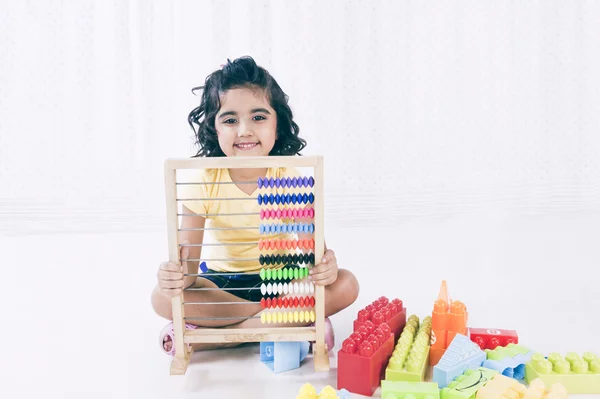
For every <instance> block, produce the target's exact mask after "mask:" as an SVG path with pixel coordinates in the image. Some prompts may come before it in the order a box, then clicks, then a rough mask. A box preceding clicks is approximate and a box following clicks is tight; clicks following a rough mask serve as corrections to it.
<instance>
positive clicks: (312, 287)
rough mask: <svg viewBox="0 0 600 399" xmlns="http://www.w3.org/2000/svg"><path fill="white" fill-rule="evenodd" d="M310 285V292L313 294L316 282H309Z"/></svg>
mask: <svg viewBox="0 0 600 399" xmlns="http://www.w3.org/2000/svg"><path fill="white" fill-rule="evenodd" d="M307 284H308V287H309V292H310V293H311V294H313V293H314V292H315V284H314V283H307Z"/></svg>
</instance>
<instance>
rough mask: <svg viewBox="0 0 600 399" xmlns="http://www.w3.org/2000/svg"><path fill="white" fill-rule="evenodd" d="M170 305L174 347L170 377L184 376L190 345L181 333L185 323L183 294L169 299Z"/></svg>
mask: <svg viewBox="0 0 600 399" xmlns="http://www.w3.org/2000/svg"><path fill="white" fill-rule="evenodd" d="M171 305H172V307H173V335H174V337H175V338H174V341H175V342H173V345H175V355H174V356H173V360H172V362H171V375H183V374H185V372H186V370H187V367H188V365H189V363H190V358H191V357H192V354H191V345H190V348H188V345H186V344H185V342H184V337H183V333H184V331H185V322H184V320H183V294H181V295H177V296H175V297H173V298H172V299H171Z"/></svg>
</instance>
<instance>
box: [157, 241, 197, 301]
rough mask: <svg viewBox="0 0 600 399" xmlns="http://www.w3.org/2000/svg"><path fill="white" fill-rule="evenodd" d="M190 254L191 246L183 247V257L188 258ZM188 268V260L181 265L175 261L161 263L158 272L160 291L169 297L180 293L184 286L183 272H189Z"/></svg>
mask: <svg viewBox="0 0 600 399" xmlns="http://www.w3.org/2000/svg"><path fill="white" fill-rule="evenodd" d="M184 243H185V242H184ZM189 254H190V247H181V256H180V258H181V259H187V258H188V257H189ZM187 270H188V267H187V262H186V261H183V262H182V264H181V265H178V264H177V263H174V262H163V263H161V264H160V267H159V269H158V273H157V274H156V277H157V278H158V286H159V288H160V291H161V292H162V293H163V294H165V295H167V296H169V297H174V296H177V295H180V294H181V293H182V291H183V288H184V276H183V274H184V273H187Z"/></svg>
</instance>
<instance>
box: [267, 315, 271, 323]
mask: <svg viewBox="0 0 600 399" xmlns="http://www.w3.org/2000/svg"><path fill="white" fill-rule="evenodd" d="M267 323H269V324H271V313H267Z"/></svg>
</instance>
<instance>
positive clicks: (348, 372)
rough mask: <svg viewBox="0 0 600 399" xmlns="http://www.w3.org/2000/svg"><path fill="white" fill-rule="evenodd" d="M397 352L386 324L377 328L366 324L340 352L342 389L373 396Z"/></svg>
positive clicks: (345, 342) (346, 342) (392, 336)
mask: <svg viewBox="0 0 600 399" xmlns="http://www.w3.org/2000/svg"><path fill="white" fill-rule="evenodd" d="M393 350H394V334H393V333H392V330H391V328H390V326H389V325H387V324H386V323H383V324H381V325H379V327H377V328H375V325H374V324H373V323H372V322H371V321H367V322H365V323H364V325H363V326H362V327H360V328H359V329H358V330H357V331H354V332H353V333H352V334H351V335H350V337H349V338H346V340H345V341H344V342H343V343H342V348H341V349H340V351H339V352H338V373H337V385H338V389H346V390H348V391H350V392H353V393H356V394H359V395H365V396H371V395H373V393H374V392H375V391H376V390H377V388H378V387H379V385H380V382H381V380H382V379H383V377H384V372H385V366H386V364H387V363H388V361H389V359H390V357H391V356H392V351H393Z"/></svg>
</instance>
